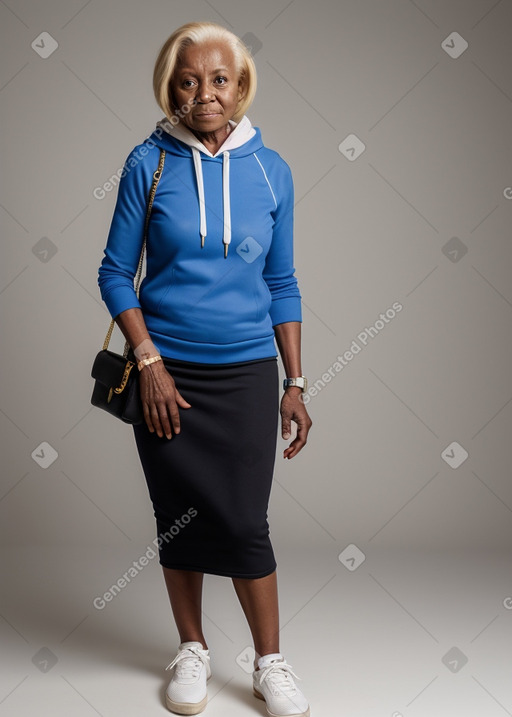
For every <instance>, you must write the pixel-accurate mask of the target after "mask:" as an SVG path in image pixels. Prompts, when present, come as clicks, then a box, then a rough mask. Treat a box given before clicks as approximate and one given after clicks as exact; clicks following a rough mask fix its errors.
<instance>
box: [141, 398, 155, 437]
mask: <svg viewBox="0 0 512 717" xmlns="http://www.w3.org/2000/svg"><path fill="white" fill-rule="evenodd" d="M142 413H143V414H144V420H145V421H146V426H147V427H148V431H149V432H150V433H154V432H155V427H154V426H153V421H152V420H151V413H150V412H149V406H148V404H147V403H143V404H142Z"/></svg>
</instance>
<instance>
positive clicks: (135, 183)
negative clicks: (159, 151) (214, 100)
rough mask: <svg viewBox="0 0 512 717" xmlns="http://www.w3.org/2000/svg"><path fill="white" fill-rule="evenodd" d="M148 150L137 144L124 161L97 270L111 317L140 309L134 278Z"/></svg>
mask: <svg viewBox="0 0 512 717" xmlns="http://www.w3.org/2000/svg"><path fill="white" fill-rule="evenodd" d="M143 148H145V149H146V152H145V153H144V151H143ZM147 153H148V152H147V147H145V145H138V146H137V147H135V148H134V149H133V150H132V151H131V152H130V154H129V155H128V157H127V159H126V162H125V163H124V167H123V172H122V173H121V178H120V181H119V186H118V193H117V201H116V205H115V208H114V213H113V216H112V221H111V224H110V230H109V233H108V238H107V245H106V248H105V250H104V257H103V260H102V262H101V266H100V268H99V271H98V285H99V288H100V294H101V298H102V299H103V301H104V302H105V304H106V306H107V309H108V310H109V312H110V315H111V316H112V317H113V318H115V317H116V316H117V315H118V314H120V313H121V312H122V311H125V310H126V309H132V308H140V302H139V300H138V298H137V294H136V293H135V289H134V286H133V280H134V277H135V274H136V272H137V266H138V264H139V258H140V252H141V249H142V241H143V238H144V222H145V218H146V208H147V197H148V194H149V189H150V186H151V175H150V171H151V170H150V168H149V167H148V166H147V165H148V160H147V159H146V161H144V159H145V155H147ZM157 164H158V162H157ZM145 165H146V166H145ZM155 169H156V167H155Z"/></svg>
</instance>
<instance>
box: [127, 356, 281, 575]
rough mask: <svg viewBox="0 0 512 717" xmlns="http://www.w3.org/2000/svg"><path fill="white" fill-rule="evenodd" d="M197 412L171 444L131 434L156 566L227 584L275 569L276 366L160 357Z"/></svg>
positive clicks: (188, 415) (144, 432)
mask: <svg viewBox="0 0 512 717" xmlns="http://www.w3.org/2000/svg"><path fill="white" fill-rule="evenodd" d="M163 360H164V365H165V367H166V368H167V370H168V371H169V372H170V374H171V376H172V377H173V378H174V381H175V383H176V387H177V388H178V390H179V391H180V393H181V395H182V396H183V398H185V399H186V400H187V401H188V402H189V403H190V404H191V408H181V407H179V412H180V425H181V431H180V433H178V434H174V435H173V437H172V438H171V439H170V440H169V439H167V438H165V437H163V438H159V437H158V436H157V435H156V433H150V432H149V430H148V428H147V426H146V424H145V423H142V424H141V425H138V426H134V427H133V428H134V433H135V441H136V445H137V449H138V453H139V456H140V460H141V464H142V468H143V470H144V475H145V478H146V482H147V485H148V489H149V495H150V498H151V502H152V504H153V509H154V515H155V518H156V527H157V543H155V544H157V545H158V551H159V561H160V564H161V565H163V566H164V567H167V568H177V569H181V570H196V571H200V572H203V573H211V574H215V575H223V576H227V577H240V578H260V577H264V576H266V575H269V574H270V573H272V572H273V571H274V570H275V569H276V566H277V564H276V560H275V557H274V552H273V549H272V544H271V541H270V535H269V525H268V521H267V508H268V502H269V498H270V491H271V486H272V478H273V472H274V464H275V455H276V443H277V430H278V417H279V386H278V383H279V378H278V366H277V358H276V357H270V358H265V359H258V360H255V361H243V362H237V363H229V364H227V363H224V364H205V363H191V362H187V361H180V360H177V359H169V358H165V357H163Z"/></svg>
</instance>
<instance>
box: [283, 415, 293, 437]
mask: <svg viewBox="0 0 512 717" xmlns="http://www.w3.org/2000/svg"><path fill="white" fill-rule="evenodd" d="M291 430H292V426H291V420H290V416H289V415H288V414H287V413H281V435H282V437H283V438H284V440H285V441H287V440H288V439H289V438H290V436H291Z"/></svg>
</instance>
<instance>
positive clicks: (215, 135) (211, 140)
mask: <svg viewBox="0 0 512 717" xmlns="http://www.w3.org/2000/svg"><path fill="white" fill-rule="evenodd" d="M188 129H190V131H191V132H192V134H194V135H195V136H196V137H197V139H198V140H199V141H200V142H202V143H203V144H204V146H205V147H206V148H207V149H209V150H210V152H211V153H212V154H215V152H217V150H218V149H219V147H220V146H221V145H222V144H223V143H224V142H225V141H226V139H227V137H228V135H229V134H231V131H232V127H231V125H230V124H229V122H228V123H227V124H225V125H224V126H223V127H219V129H215V130H213V131H211V132H200V131H199V130H195V129H191V128H190V127H189V128H188Z"/></svg>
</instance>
